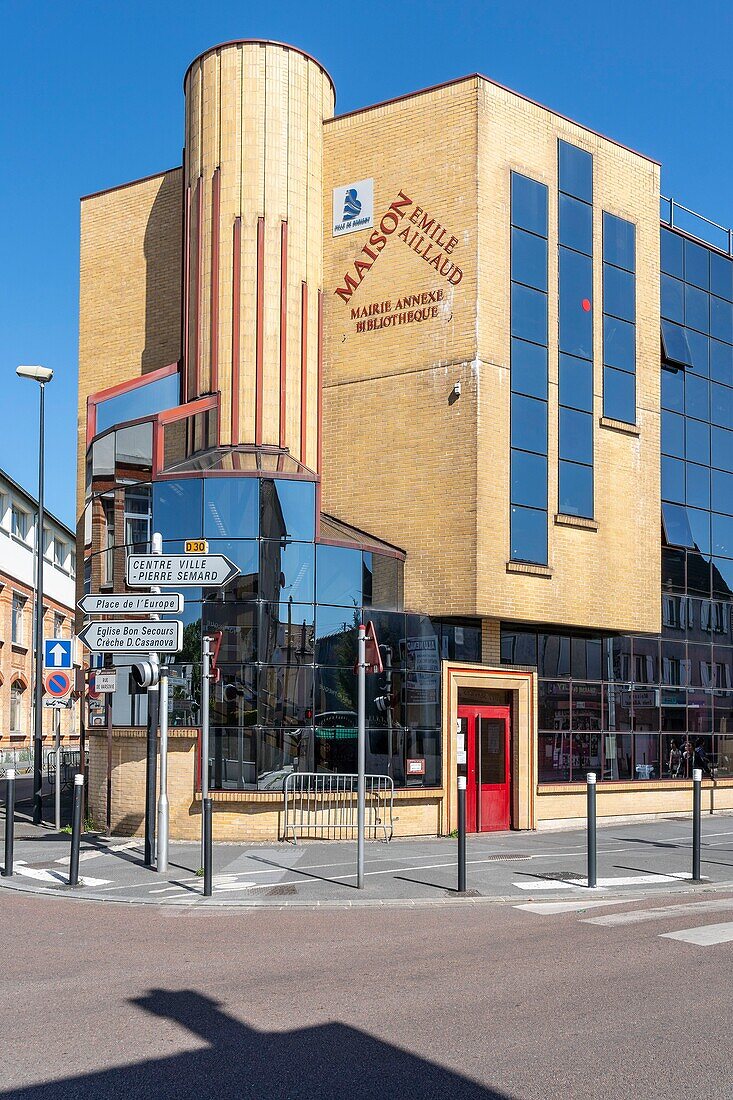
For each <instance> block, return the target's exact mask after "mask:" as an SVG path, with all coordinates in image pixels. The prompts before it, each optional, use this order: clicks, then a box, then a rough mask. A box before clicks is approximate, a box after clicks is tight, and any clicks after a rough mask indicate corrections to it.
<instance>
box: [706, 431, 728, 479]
mask: <svg viewBox="0 0 733 1100" xmlns="http://www.w3.org/2000/svg"><path fill="white" fill-rule="evenodd" d="M711 434H712V440H711V445H712V462H713V466H717V468H718V469H719V470H728V471H730V472H733V432H729V431H727V430H726V429H725V428H713V430H712V433H711Z"/></svg>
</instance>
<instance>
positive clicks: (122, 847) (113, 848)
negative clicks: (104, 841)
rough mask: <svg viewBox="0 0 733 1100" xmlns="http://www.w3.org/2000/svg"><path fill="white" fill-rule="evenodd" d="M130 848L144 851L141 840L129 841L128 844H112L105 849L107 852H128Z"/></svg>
mask: <svg viewBox="0 0 733 1100" xmlns="http://www.w3.org/2000/svg"><path fill="white" fill-rule="evenodd" d="M129 848H139V849H142V845H141V844H140V841H139V840H128V841H127V843H126V844H110V845H109V847H107V848H105V849H104V850H105V852H126V851H127V850H128V849H129Z"/></svg>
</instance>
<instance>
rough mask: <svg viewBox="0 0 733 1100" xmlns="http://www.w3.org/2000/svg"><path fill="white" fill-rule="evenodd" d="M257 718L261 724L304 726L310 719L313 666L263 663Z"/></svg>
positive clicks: (311, 717)
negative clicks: (264, 664)
mask: <svg viewBox="0 0 733 1100" xmlns="http://www.w3.org/2000/svg"><path fill="white" fill-rule="evenodd" d="M258 686H259V692H258V695H259V698H258V708H257V711H258V722H259V723H260V725H262V726H270V727H283V726H303V725H305V724H310V722H312V721H313V668H312V666H311V667H309V666H308V665H294V666H288V665H266V666H265V667H263V668H261V669H260V675H259V685H258Z"/></svg>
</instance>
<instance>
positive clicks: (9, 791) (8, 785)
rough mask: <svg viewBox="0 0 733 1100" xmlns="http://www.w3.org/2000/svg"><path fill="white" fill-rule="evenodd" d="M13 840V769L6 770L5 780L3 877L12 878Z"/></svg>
mask: <svg viewBox="0 0 733 1100" xmlns="http://www.w3.org/2000/svg"><path fill="white" fill-rule="evenodd" d="M14 840H15V768H8V774H7V778H6V780H5V865H4V867H3V877H4V878H12V877H13V842H14Z"/></svg>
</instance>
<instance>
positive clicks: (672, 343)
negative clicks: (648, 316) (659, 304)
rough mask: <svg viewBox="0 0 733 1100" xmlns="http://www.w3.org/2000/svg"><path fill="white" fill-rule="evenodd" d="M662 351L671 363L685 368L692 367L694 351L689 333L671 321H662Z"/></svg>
mask: <svg viewBox="0 0 733 1100" xmlns="http://www.w3.org/2000/svg"><path fill="white" fill-rule="evenodd" d="M662 351H663V353H664V358H665V359H666V360H667V361H668V362H669V363H679V364H680V365H681V366H683V367H691V366H692V351H691V349H690V344H689V341H688V339H687V333H686V332H685V330H684V329H683V328H681V327H680V326H679V325H674V324H672V322H671V321H662Z"/></svg>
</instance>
